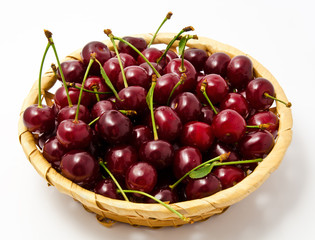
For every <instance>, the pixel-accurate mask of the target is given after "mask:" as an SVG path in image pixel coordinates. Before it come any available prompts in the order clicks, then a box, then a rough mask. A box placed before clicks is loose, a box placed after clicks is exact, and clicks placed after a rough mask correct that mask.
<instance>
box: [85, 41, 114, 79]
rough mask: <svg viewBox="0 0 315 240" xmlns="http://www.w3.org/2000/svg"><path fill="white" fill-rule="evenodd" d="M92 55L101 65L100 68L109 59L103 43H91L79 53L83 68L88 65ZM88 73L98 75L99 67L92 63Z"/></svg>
mask: <svg viewBox="0 0 315 240" xmlns="http://www.w3.org/2000/svg"><path fill="white" fill-rule="evenodd" d="M92 53H93V54H95V58H96V59H97V60H98V61H99V62H100V63H101V64H102V66H103V64H104V63H105V62H106V61H107V60H108V59H110V58H111V53H110V51H109V49H108V47H107V46H106V45H105V44H104V43H102V42H98V41H92V42H89V43H88V44H86V45H85V46H84V47H83V49H82V51H81V57H82V61H83V64H84V65H85V66H87V65H88V64H89V62H90V58H91V54H92ZM90 73H93V74H96V75H99V73H100V66H99V65H98V63H97V62H94V63H93V65H92V67H91V69H90Z"/></svg>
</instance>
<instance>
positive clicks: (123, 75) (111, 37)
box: [104, 29, 128, 88]
mask: <svg viewBox="0 0 315 240" xmlns="http://www.w3.org/2000/svg"><path fill="white" fill-rule="evenodd" d="M104 33H105V34H106V35H107V36H108V37H109V39H110V41H111V42H112V44H113V47H114V51H115V53H116V56H117V59H118V62H119V66H120V70H121V75H122V78H123V81H124V86H125V88H127V87H128V83H127V79H126V75H125V70H124V66H123V64H122V62H121V58H120V55H119V52H118V49H117V46H116V43H115V40H114V35H113V34H112V31H111V30H110V29H105V30H104Z"/></svg>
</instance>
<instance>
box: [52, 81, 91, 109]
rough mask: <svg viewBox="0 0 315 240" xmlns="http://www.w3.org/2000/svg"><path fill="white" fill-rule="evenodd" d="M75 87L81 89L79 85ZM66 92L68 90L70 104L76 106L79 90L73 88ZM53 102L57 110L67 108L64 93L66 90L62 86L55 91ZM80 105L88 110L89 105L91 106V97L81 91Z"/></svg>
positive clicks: (67, 104)
mask: <svg viewBox="0 0 315 240" xmlns="http://www.w3.org/2000/svg"><path fill="white" fill-rule="evenodd" d="M76 86H77V87H81V85H80V84H76ZM68 90H69V96H70V99H71V102H72V104H77V103H78V99H79V95H80V89H78V88H74V87H69V88H68ZM54 100H55V103H56V105H57V106H58V107H59V108H63V107H65V106H69V103H68V99H67V93H66V90H65V88H64V87H63V86H62V87H60V88H58V89H57V90H56V92H55V96H54ZM80 104H82V105H84V106H86V107H87V108H89V106H91V104H92V99H91V95H90V94H89V93H87V92H84V91H83V93H82V98H81V102H80Z"/></svg>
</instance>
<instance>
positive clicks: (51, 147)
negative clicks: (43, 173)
mask: <svg viewBox="0 0 315 240" xmlns="http://www.w3.org/2000/svg"><path fill="white" fill-rule="evenodd" d="M65 153H66V149H65V148H64V147H63V145H62V144H61V143H60V142H59V141H58V140H57V138H56V137H51V138H49V139H48V140H47V141H46V142H45V144H44V146H43V156H44V158H45V159H46V160H47V161H48V162H49V163H51V165H52V167H53V168H55V169H59V166H60V162H61V158H62V156H63V155H64V154H65Z"/></svg>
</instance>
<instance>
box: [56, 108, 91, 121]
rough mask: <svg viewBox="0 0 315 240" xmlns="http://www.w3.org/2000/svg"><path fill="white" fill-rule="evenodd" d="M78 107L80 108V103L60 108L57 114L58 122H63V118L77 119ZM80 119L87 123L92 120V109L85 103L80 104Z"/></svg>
mask: <svg viewBox="0 0 315 240" xmlns="http://www.w3.org/2000/svg"><path fill="white" fill-rule="evenodd" d="M77 108H78V105H73V106H72V107H69V106H65V107H64V108H62V109H60V111H59V113H58V115H57V121H58V123H61V122H62V121H63V120H66V119H75V115H76V111H77ZM78 119H79V120H82V121H83V122H85V123H87V124H88V123H89V122H90V121H91V117H90V111H89V109H88V108H87V107H86V106H84V105H80V106H79V115H78Z"/></svg>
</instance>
